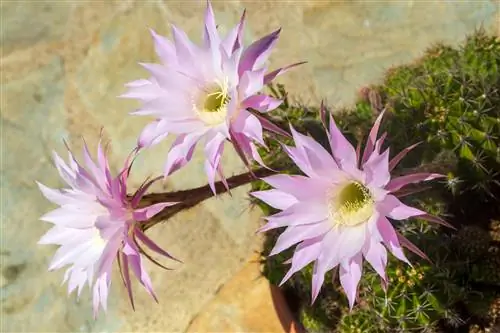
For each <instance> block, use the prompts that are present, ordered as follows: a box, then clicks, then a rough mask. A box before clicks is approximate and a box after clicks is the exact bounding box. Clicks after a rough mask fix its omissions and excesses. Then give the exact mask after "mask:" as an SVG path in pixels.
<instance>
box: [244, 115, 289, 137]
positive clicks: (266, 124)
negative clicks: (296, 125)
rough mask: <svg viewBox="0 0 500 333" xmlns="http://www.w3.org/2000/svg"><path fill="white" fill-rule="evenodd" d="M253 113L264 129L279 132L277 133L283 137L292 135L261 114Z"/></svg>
mask: <svg viewBox="0 0 500 333" xmlns="http://www.w3.org/2000/svg"><path fill="white" fill-rule="evenodd" d="M253 115H254V116H255V117H257V118H258V119H259V121H260V123H261V124H262V127H263V128H264V129H266V130H268V131H270V132H273V133H276V134H279V135H283V136H284V137H287V138H291V137H292V136H291V135H290V134H289V133H288V132H286V131H285V130H283V129H282V128H280V127H278V126H277V125H276V124H274V123H273V122H271V121H270V120H268V119H266V118H264V117H263V116H261V115H259V114H256V113H254V114H253Z"/></svg>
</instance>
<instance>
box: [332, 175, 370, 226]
mask: <svg viewBox="0 0 500 333" xmlns="http://www.w3.org/2000/svg"><path fill="white" fill-rule="evenodd" d="M373 203H374V202H373V197H372V195H371V193H370V190H369V189H368V188H367V187H366V186H364V185H363V184H361V183H359V182H349V183H347V184H346V185H344V186H343V187H336V188H335V190H334V191H332V192H330V193H329V195H328V212H329V216H330V220H331V221H332V222H333V224H335V225H338V226H355V225H358V224H361V223H365V222H367V221H368V219H369V218H370V217H371V216H372V214H373V210H374V205H373Z"/></svg>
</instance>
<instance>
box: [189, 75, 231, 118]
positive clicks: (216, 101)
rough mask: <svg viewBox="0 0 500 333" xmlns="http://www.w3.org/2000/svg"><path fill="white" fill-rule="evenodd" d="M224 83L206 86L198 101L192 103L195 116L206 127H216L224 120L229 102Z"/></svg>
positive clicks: (226, 85) (225, 83)
mask: <svg viewBox="0 0 500 333" xmlns="http://www.w3.org/2000/svg"><path fill="white" fill-rule="evenodd" d="M226 81H227V80H226ZM226 81H224V82H215V83H214V84H211V85H208V86H206V87H205V88H204V89H203V90H202V93H201V94H200V95H199V97H198V99H197V100H195V101H193V108H194V110H195V112H196V114H197V115H198V117H199V118H200V119H201V120H202V121H203V122H204V123H205V124H207V125H218V124H221V123H223V122H224V121H225V120H226V117H227V105H228V103H229V100H230V97H229V92H228V89H229V87H228V83H227V82H226Z"/></svg>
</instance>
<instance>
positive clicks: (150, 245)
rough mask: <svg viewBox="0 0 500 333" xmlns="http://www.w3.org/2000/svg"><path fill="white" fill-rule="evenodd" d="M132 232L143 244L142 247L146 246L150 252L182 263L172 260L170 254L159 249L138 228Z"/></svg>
mask: <svg viewBox="0 0 500 333" xmlns="http://www.w3.org/2000/svg"><path fill="white" fill-rule="evenodd" d="M134 232H135V235H136V236H137V238H139V240H141V242H143V243H144V245H146V246H147V247H148V248H150V249H151V250H152V251H154V252H156V253H158V254H161V255H163V256H165V257H167V258H169V259H172V260H175V261H177V262H182V261H180V260H179V259H176V258H174V257H173V256H172V255H170V253H168V252H167V251H165V250H163V249H162V248H161V247H159V246H158V245H157V244H156V243H155V242H154V241H153V240H151V238H149V237H148V236H146V235H145V234H144V233H143V232H142V231H141V230H140V229H139V228H135V230H134Z"/></svg>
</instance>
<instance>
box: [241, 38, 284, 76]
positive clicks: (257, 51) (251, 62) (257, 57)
mask: <svg viewBox="0 0 500 333" xmlns="http://www.w3.org/2000/svg"><path fill="white" fill-rule="evenodd" d="M280 32H281V29H278V30H276V31H274V32H272V33H271V34H269V35H267V36H265V37H263V38H261V39H259V40H258V41H256V42H254V43H252V44H251V45H250V46H249V47H248V48H247V49H246V50H245V51H244V52H243V55H242V57H241V62H240V66H239V68H238V74H239V75H240V76H241V75H243V73H244V72H245V71H251V70H253V69H254V68H258V67H260V66H262V65H263V63H264V62H265V61H267V59H268V58H269V55H270V52H271V49H272V47H273V46H274V44H275V43H276V40H277V39H278V36H279V34H280Z"/></svg>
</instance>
